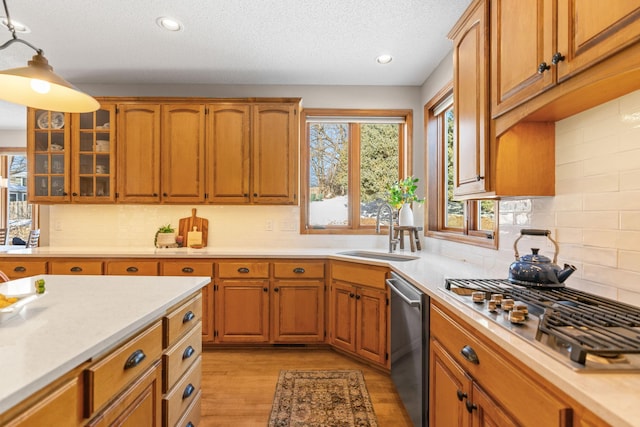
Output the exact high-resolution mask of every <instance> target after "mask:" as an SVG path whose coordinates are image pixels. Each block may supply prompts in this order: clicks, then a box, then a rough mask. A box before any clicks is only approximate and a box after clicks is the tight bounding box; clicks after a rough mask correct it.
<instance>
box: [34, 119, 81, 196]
mask: <svg viewBox="0 0 640 427" xmlns="http://www.w3.org/2000/svg"><path fill="white" fill-rule="evenodd" d="M27 160H28V161H27V168H28V171H27V174H28V177H29V179H28V180H27V195H28V198H29V201H30V202H32V203H52V202H56V203H66V202H69V201H70V200H71V191H70V180H69V174H70V160H71V114H69V113H61V112H56V111H47V110H39V109H33V108H28V109H27Z"/></svg>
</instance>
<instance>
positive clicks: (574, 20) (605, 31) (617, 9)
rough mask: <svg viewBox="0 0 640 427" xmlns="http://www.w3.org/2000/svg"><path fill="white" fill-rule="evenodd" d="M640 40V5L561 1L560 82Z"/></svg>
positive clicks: (618, 0) (626, 0)
mask: <svg viewBox="0 0 640 427" xmlns="http://www.w3.org/2000/svg"><path fill="white" fill-rule="evenodd" d="M638 40H640V4H639V3H638V2H637V1H629V0H608V1H606V2H597V1H575V0H574V1H569V0H560V1H558V52H560V53H561V54H562V55H564V56H565V59H564V60H563V61H562V62H560V63H558V79H559V80H563V79H565V78H567V77H569V76H571V75H573V74H575V73H576V72H579V71H581V70H583V69H585V68H587V67H589V66H591V65H593V64H595V63H596V62H598V61H600V60H602V59H605V58H606V57H608V56H611V55H613V54H614V53H616V52H618V51H620V50H621V49H623V48H625V47H627V46H630V45H632V44H633V43H636V42H637V41H638Z"/></svg>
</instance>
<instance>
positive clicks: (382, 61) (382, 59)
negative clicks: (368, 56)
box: [376, 54, 393, 64]
mask: <svg viewBox="0 0 640 427" xmlns="http://www.w3.org/2000/svg"><path fill="white" fill-rule="evenodd" d="M392 60H393V57H392V56H391V55H386V54H385V55H380V56H378V57H377V58H376V62H377V63H378V64H388V63H389V62H391V61H392Z"/></svg>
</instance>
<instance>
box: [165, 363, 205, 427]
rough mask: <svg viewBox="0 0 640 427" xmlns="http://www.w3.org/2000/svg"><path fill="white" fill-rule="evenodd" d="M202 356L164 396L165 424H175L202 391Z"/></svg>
mask: <svg viewBox="0 0 640 427" xmlns="http://www.w3.org/2000/svg"><path fill="white" fill-rule="evenodd" d="M201 362H202V359H201V357H198V359H197V360H196V361H195V362H194V363H193V365H192V366H191V368H189V370H188V371H187V372H186V373H185V374H184V376H183V377H182V379H180V381H178V383H177V384H176V385H175V387H173V388H172V389H171V391H169V393H167V394H166V395H165V396H164V397H163V398H162V418H163V420H164V421H165V425H167V426H173V425H175V424H176V421H178V420H179V419H180V417H181V416H182V414H184V412H185V411H186V410H187V408H188V407H189V405H190V404H191V403H192V402H194V401H195V400H196V399H197V398H198V397H199V393H200V383H201V379H202V373H201V364H202V363H201Z"/></svg>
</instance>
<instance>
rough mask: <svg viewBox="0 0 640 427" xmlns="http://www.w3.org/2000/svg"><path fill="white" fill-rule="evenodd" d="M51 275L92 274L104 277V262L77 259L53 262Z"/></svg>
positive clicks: (50, 263) (50, 267) (50, 265)
mask: <svg viewBox="0 0 640 427" xmlns="http://www.w3.org/2000/svg"><path fill="white" fill-rule="evenodd" d="M49 274H91V275H102V261H97V260H88V259H77V260H70V259H65V260H64V261H62V260H51V261H50V262H49Z"/></svg>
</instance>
